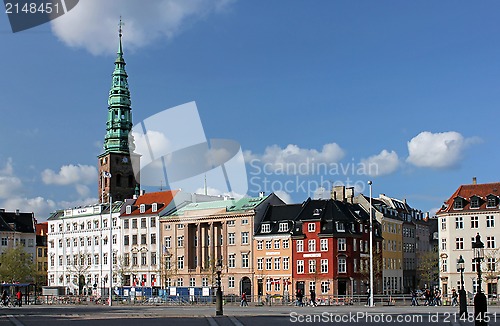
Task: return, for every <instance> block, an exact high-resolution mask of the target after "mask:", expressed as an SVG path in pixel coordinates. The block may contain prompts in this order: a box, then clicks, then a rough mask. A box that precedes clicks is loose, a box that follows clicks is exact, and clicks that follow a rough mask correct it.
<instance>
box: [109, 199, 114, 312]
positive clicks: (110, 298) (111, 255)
mask: <svg viewBox="0 0 500 326" xmlns="http://www.w3.org/2000/svg"><path fill="white" fill-rule="evenodd" d="M108 241H109V257H108V264H109V306H110V307H111V306H112V305H113V296H112V295H111V293H112V292H113V200H112V198H111V194H109V240H108Z"/></svg>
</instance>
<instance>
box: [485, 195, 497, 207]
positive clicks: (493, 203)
mask: <svg viewBox="0 0 500 326" xmlns="http://www.w3.org/2000/svg"><path fill="white" fill-rule="evenodd" d="M496 205H497V199H496V197H494V196H489V197H488V202H487V203H486V207H495V206H496Z"/></svg>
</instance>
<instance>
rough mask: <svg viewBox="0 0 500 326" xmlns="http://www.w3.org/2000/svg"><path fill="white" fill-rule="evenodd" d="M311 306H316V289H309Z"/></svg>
mask: <svg viewBox="0 0 500 326" xmlns="http://www.w3.org/2000/svg"><path fill="white" fill-rule="evenodd" d="M311 306H313V307H316V291H314V290H311Z"/></svg>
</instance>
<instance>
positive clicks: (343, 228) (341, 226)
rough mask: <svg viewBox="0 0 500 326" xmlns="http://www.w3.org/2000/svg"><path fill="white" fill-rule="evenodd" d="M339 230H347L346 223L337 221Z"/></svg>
mask: <svg viewBox="0 0 500 326" xmlns="http://www.w3.org/2000/svg"><path fill="white" fill-rule="evenodd" d="M337 231H338V232H345V225H344V223H342V222H337Z"/></svg>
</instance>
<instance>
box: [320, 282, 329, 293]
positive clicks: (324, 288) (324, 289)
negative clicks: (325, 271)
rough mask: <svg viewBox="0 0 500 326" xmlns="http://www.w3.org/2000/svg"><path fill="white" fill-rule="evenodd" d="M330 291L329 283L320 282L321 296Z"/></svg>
mask: <svg viewBox="0 0 500 326" xmlns="http://www.w3.org/2000/svg"><path fill="white" fill-rule="evenodd" d="M329 289H330V282H329V281H321V294H327V293H328V290H329Z"/></svg>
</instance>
